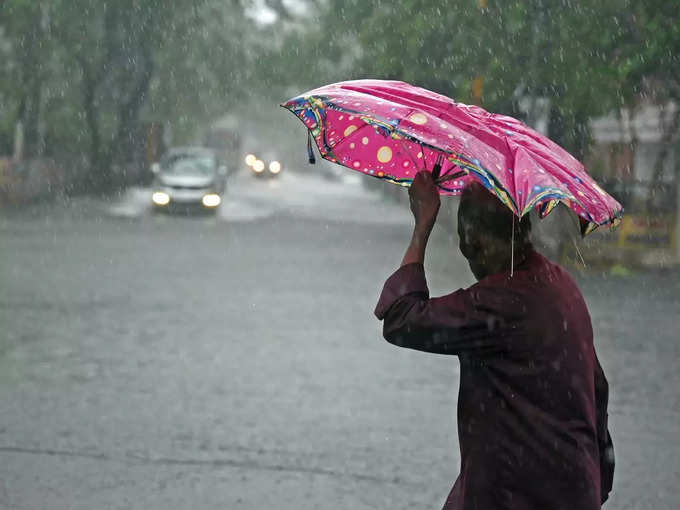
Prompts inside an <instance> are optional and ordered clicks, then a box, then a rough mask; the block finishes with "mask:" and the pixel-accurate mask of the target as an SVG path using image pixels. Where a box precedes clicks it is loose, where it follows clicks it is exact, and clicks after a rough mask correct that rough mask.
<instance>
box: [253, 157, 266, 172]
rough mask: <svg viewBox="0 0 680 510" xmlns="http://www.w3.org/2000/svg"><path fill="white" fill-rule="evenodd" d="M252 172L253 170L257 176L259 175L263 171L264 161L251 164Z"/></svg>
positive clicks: (259, 160)
mask: <svg viewBox="0 0 680 510" xmlns="http://www.w3.org/2000/svg"><path fill="white" fill-rule="evenodd" d="M253 170H255V171H256V172H257V173H258V174H259V173H261V172H262V171H263V170H264V161H262V160H261V159H258V160H256V161H255V163H253Z"/></svg>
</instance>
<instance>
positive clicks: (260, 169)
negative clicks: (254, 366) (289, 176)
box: [245, 153, 283, 179]
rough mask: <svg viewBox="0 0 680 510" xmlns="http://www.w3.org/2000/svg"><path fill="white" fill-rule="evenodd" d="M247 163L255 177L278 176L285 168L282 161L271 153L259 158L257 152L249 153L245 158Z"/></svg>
mask: <svg viewBox="0 0 680 510" xmlns="http://www.w3.org/2000/svg"><path fill="white" fill-rule="evenodd" d="M245 162H246V165H248V168H249V169H250V171H251V172H252V174H253V175H254V176H255V177H259V178H269V179H271V178H272V177H277V176H278V175H280V174H281V171H282V170H283V165H282V164H281V161H279V160H278V159H276V158H274V157H273V156H271V155H268V156H263V157H262V158H259V157H258V156H256V155H255V154H252V153H251V154H248V155H247V156H246V158H245Z"/></svg>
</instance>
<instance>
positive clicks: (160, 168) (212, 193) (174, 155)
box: [151, 147, 227, 213]
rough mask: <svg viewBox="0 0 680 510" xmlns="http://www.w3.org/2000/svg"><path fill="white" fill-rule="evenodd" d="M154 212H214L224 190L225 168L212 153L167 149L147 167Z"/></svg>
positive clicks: (207, 151) (196, 148)
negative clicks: (148, 168)
mask: <svg viewBox="0 0 680 510" xmlns="http://www.w3.org/2000/svg"><path fill="white" fill-rule="evenodd" d="M151 170H152V172H153V173H154V175H155V177H154V181H153V185H152V186H153V187H152V193H151V202H152V204H153V207H154V210H157V211H168V212H184V213H191V212H199V211H215V210H217V208H218V207H219V206H220V204H221V203H222V197H223V196H224V192H225V190H226V175H227V168H226V167H225V166H224V165H221V164H220V163H219V161H218V158H217V154H216V153H215V151H214V150H212V149H206V148H204V147H177V148H173V149H170V150H169V151H168V152H167V153H166V154H165V156H164V157H163V158H162V159H161V161H160V162H158V163H154V164H153V165H152V167H151Z"/></svg>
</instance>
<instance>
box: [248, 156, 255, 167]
mask: <svg viewBox="0 0 680 510" xmlns="http://www.w3.org/2000/svg"><path fill="white" fill-rule="evenodd" d="M255 161H257V158H256V157H255V155H254V154H248V155H247V156H246V165H248V166H253V163H255Z"/></svg>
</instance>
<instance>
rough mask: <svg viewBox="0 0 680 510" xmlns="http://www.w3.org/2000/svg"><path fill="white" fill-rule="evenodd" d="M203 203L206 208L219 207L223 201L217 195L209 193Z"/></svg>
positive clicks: (204, 197)
mask: <svg viewBox="0 0 680 510" xmlns="http://www.w3.org/2000/svg"><path fill="white" fill-rule="evenodd" d="M201 202H203V205H204V206H206V207H217V206H218V205H220V203H221V202H222V199H221V198H220V196H219V195H218V194H217V193H208V194H207V195H203V199H202V200H201Z"/></svg>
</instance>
